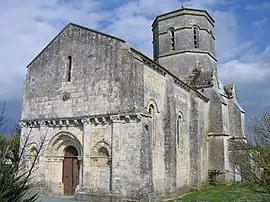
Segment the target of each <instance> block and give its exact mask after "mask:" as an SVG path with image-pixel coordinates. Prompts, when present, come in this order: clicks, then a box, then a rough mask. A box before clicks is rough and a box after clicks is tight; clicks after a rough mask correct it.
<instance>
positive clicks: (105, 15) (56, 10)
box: [0, 0, 270, 119]
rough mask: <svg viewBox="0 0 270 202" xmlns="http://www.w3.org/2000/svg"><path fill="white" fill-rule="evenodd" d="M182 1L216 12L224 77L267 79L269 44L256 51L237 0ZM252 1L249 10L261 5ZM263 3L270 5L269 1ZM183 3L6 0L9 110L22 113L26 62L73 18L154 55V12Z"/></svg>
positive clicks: (2, 87)
mask: <svg viewBox="0 0 270 202" xmlns="http://www.w3.org/2000/svg"><path fill="white" fill-rule="evenodd" d="M183 3H184V6H185V7H191V8H199V9H207V10H208V11H209V13H210V14H211V15H213V16H214V18H215V20H216V28H215V35H216V49H217V51H216V52H217V59H218V60H219V64H220V76H221V78H222V79H224V80H225V81H231V80H235V81H236V82H240V83H259V82H263V81H265V79H266V78H267V75H268V74H269V71H268V69H267V68H269V64H270V61H269V59H268V58H267V57H266V54H270V52H269V49H264V50H263V51H261V52H254V49H255V47H256V45H255V44H254V42H253V41H249V40H247V39H246V38H245V37H243V36H242V34H243V33H242V32H241V31H242V30H240V29H239V23H240V22H239V13H236V12H234V11H233V10H230V9H227V7H228V6H229V5H232V4H233V3H234V1H228V0H204V1H201V0H188V1H187V0H186V1H183ZM269 5H270V4H269ZM251 6H252V5H249V6H246V9H247V10H251V9H255V7H256V6H255V7H254V6H253V7H254V8H251ZM262 7H263V8H267V7H268V4H267V3H265V4H262ZM178 8H181V1H180V0H132V1H124V0H111V1H108V0H103V1H102V0H80V1H76V0H46V1H43V0H28V1H20V0H13V1H9V0H2V1H1V7H0V26H1V27H2V28H3V29H1V32H0V61H1V63H0V71H1V72H4V73H1V74H0V99H1V100H0V101H6V102H7V105H8V106H9V104H10V105H11V108H12V109H16V110H13V111H12V112H11V111H10V114H11V116H13V118H14V117H15V116H16V118H18V117H19V113H20V110H19V109H20V103H21V99H22V87H23V82H24V78H25V73H26V65H27V64H28V63H29V62H30V61H31V60H32V59H33V58H34V57H35V56H36V55H37V54H38V53H39V51H41V50H42V48H43V47H44V46H45V45H46V44H47V43H49V41H50V40H51V39H52V38H53V37H54V36H55V35H56V34H57V33H58V32H59V31H60V30H61V29H62V28H63V27H64V26H65V25H66V24H67V23H68V22H74V23H77V24H81V25H84V26H87V27H89V28H92V29H97V30H100V31H103V32H107V33H109V34H113V35H116V36H118V37H121V38H123V39H124V40H126V41H127V43H129V44H130V45H132V46H135V47H136V48H137V49H139V50H140V51H142V52H143V53H144V54H146V55H147V56H150V57H151V56H152V32H151V24H152V22H153V20H154V18H155V16H157V15H159V14H162V13H165V12H168V11H172V10H175V9H178ZM264 19H265V18H264ZM264 19H263V20H264ZM258 23H259V22H257V23H255V22H254V24H258ZM247 50H249V51H248V52H247ZM239 75H241V78H239V77H238V76H239ZM252 75H256V76H252ZM231 78H233V79H231ZM13 106H14V107H13ZM15 111H18V112H17V115H15V114H16V112H15ZM14 119H15V118H14Z"/></svg>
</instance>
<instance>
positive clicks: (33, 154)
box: [29, 147, 39, 163]
mask: <svg viewBox="0 0 270 202" xmlns="http://www.w3.org/2000/svg"><path fill="white" fill-rule="evenodd" d="M29 156H30V159H31V162H32V163H34V161H35V159H36V162H38V161H39V158H38V150H37V148H36V147H32V148H31V150H30V152H29Z"/></svg>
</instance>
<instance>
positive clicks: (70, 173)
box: [62, 146, 80, 195]
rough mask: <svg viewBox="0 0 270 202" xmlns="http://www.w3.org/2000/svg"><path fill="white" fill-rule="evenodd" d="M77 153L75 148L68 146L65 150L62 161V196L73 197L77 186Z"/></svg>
mask: <svg viewBox="0 0 270 202" xmlns="http://www.w3.org/2000/svg"><path fill="white" fill-rule="evenodd" d="M77 156H78V151H77V149H76V148H75V147H73V146H69V147H67V149H66V150H65V156H64V161H63V177H62V182H63V184H64V195H74V193H75V189H76V187H77V185H78V184H79V166H80V165H79V160H78V158H77Z"/></svg>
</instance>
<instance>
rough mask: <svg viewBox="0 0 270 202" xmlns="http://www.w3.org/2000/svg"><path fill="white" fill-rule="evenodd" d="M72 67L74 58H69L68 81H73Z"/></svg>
mask: <svg viewBox="0 0 270 202" xmlns="http://www.w3.org/2000/svg"><path fill="white" fill-rule="evenodd" d="M71 67H72V57H71V56H68V74H67V81H71Z"/></svg>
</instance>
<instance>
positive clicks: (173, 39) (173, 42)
mask: <svg viewBox="0 0 270 202" xmlns="http://www.w3.org/2000/svg"><path fill="white" fill-rule="evenodd" d="M170 38H171V49H172V50H175V37H174V30H173V29H170Z"/></svg>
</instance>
